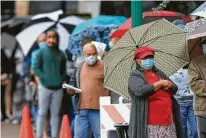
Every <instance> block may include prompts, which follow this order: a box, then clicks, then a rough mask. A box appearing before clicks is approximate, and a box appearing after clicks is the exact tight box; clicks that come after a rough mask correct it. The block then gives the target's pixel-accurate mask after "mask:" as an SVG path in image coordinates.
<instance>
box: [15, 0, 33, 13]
mask: <svg viewBox="0 0 206 138" xmlns="http://www.w3.org/2000/svg"><path fill="white" fill-rule="evenodd" d="M29 4H30V1H29V0H24V1H21V0H16V2H15V7H16V8H15V9H16V11H15V13H16V16H28V14H29Z"/></svg>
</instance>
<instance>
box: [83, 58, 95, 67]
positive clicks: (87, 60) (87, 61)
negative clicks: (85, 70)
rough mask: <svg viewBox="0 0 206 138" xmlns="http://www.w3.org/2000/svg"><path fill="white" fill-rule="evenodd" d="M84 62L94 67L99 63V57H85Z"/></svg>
mask: <svg viewBox="0 0 206 138" xmlns="http://www.w3.org/2000/svg"><path fill="white" fill-rule="evenodd" d="M84 61H85V62H86V63H87V64H88V65H94V64H95V63H96V62H97V56H89V57H84Z"/></svg>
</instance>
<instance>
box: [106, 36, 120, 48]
mask: <svg viewBox="0 0 206 138" xmlns="http://www.w3.org/2000/svg"><path fill="white" fill-rule="evenodd" d="M119 39H120V38H119V37H112V38H111V39H110V41H109V48H110V49H112V48H114V47H115V45H116V44H117V42H118V41H119Z"/></svg>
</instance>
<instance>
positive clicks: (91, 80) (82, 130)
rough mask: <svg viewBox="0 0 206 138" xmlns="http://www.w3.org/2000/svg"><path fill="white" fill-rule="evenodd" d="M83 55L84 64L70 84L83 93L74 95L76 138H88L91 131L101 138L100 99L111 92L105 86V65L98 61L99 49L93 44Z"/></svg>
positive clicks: (88, 44) (85, 48)
mask: <svg viewBox="0 0 206 138" xmlns="http://www.w3.org/2000/svg"><path fill="white" fill-rule="evenodd" d="M83 55H84V62H83V63H82V65H80V66H79V67H78V68H77V70H76V73H75V74H74V75H73V77H71V80H70V83H69V84H70V85H72V86H74V87H77V88H80V89H81V91H82V92H81V93H76V94H75V95H74V96H75V98H74V112H75V114H76V116H75V131H74V138H88V137H89V134H90V130H91V131H92V133H93V136H94V138H100V112H99V106H100V105H99V98H100V96H108V95H109V91H108V90H107V89H105V88H104V86H103V83H104V63H103V61H102V60H98V59H97V55H98V53H97V49H96V47H95V45H94V44H92V43H87V44H86V45H84V47H83ZM74 93H75V92H74V91H73V90H71V89H69V90H68V94H70V95H73V94H74Z"/></svg>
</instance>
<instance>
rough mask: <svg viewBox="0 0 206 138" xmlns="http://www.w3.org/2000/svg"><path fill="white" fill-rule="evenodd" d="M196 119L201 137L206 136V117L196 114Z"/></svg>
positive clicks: (204, 137) (205, 137)
mask: <svg viewBox="0 0 206 138" xmlns="http://www.w3.org/2000/svg"><path fill="white" fill-rule="evenodd" d="M196 120H197V132H198V135H199V138H206V118H205V117H202V116H196Z"/></svg>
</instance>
